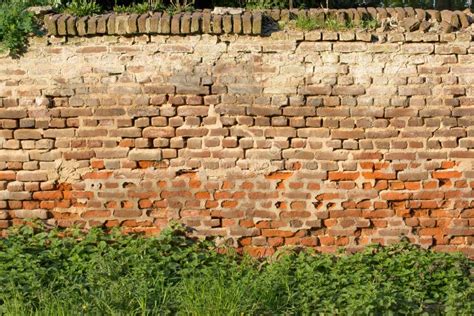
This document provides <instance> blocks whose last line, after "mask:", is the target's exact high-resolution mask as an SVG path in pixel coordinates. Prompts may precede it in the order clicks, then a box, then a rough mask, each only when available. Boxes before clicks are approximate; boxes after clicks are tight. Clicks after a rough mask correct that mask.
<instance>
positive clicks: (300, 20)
mask: <svg viewBox="0 0 474 316" xmlns="http://www.w3.org/2000/svg"><path fill="white" fill-rule="evenodd" d="M294 25H295V27H296V28H298V29H300V30H304V31H312V30H316V29H322V30H329V31H334V32H337V31H344V30H350V29H356V28H358V29H364V30H374V29H376V28H377V27H378V26H379V23H378V21H377V20H376V19H373V18H367V19H363V20H361V21H360V22H359V23H358V24H356V23H355V22H354V21H352V20H346V21H343V22H341V21H339V20H338V19H336V18H335V17H327V18H326V19H325V20H324V21H320V20H317V19H315V18H313V17H308V16H298V17H297V18H296V19H295V22H294Z"/></svg>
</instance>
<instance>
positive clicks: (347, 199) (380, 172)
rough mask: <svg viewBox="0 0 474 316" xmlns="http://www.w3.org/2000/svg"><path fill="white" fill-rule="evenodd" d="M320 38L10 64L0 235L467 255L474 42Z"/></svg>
mask: <svg viewBox="0 0 474 316" xmlns="http://www.w3.org/2000/svg"><path fill="white" fill-rule="evenodd" d="M311 34H313V35H311ZM314 34H319V35H320V36H319V37H318V36H316V37H314V40H310V38H311V36H314ZM324 34H325V33H324V32H323V33H321V32H319V33H314V32H309V33H298V32H282V33H280V34H278V35H274V36H271V37H250V36H235V35H229V36H226V35H222V36H213V35H206V34H205V35H195V36H186V37H180V36H160V35H154V36H137V37H114V36H106V37H95V38H85V37H76V38H61V39H60V40H58V38H55V37H50V38H40V39H35V38H32V40H31V43H32V45H31V47H30V48H29V50H28V52H27V53H26V55H25V56H24V57H22V58H20V59H11V58H9V57H2V58H0V126H1V129H0V227H1V228H7V227H9V226H11V225H14V224H21V223H23V222H24V220H25V219H26V218H39V219H41V220H44V221H45V222H47V223H48V224H51V225H58V226H70V225H83V226H85V227H94V226H100V227H114V226H121V227H123V229H124V230H125V231H141V232H145V233H149V234H155V233H158V232H159V231H160V230H161V229H162V228H163V227H164V226H166V225H167V223H169V221H170V220H178V221H181V222H182V223H184V224H186V225H187V226H189V227H191V228H193V229H194V234H196V235H199V236H217V237H218V242H220V243H225V244H227V245H231V246H234V247H237V248H239V249H241V250H245V251H248V252H250V253H252V254H254V255H268V254H271V253H273V252H274V251H275V249H277V248H278V247H280V246H284V245H296V246H308V247H314V248H316V249H317V250H320V251H335V250H336V249H337V247H338V246H347V247H349V248H350V249H359V248H361V247H363V246H364V245H367V244H370V243H374V242H378V243H382V244H388V243H392V242H396V241H398V240H400V238H402V237H403V236H406V237H407V238H409V239H410V240H411V241H412V242H414V243H417V244H420V245H423V246H425V247H432V248H434V249H437V250H443V251H452V250H460V251H463V252H464V253H466V254H467V255H469V256H473V246H472V241H473V235H474V226H473V221H474V212H473V210H474V194H473V187H474V169H473V161H474V160H473V158H474V152H473V147H474V128H473V126H474V108H473V105H474V88H473V83H474V72H473V70H474V58H473V53H474V45H473V42H472V41H471V37H472V34H471V33H469V32H467V33H466V32H462V33H451V34H441V35H437V36H438V37H437V39H436V40H433V38H432V40H433V41H432V42H407V41H406V38H404V41H402V42H399V41H397V40H393V41H392V42H363V41H357V40H355V39H354V41H347V42H344V41H327V40H324V36H325V35H324Z"/></svg>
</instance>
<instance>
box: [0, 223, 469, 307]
mask: <svg viewBox="0 0 474 316" xmlns="http://www.w3.org/2000/svg"><path fill="white" fill-rule="evenodd" d="M186 233H187V232H186V229H185V228H184V227H182V226H180V225H177V224H173V225H172V226H171V227H170V228H169V229H166V230H164V231H163V232H162V234H161V235H160V236H159V237H152V238H145V237H142V236H139V235H122V234H121V233H120V232H119V231H118V230H113V231H110V232H105V231H103V230H100V229H91V230H90V231H88V232H86V231H82V230H79V229H67V230H57V229H54V230H45V229H44V228H42V227H41V226H40V225H39V224H32V226H31V227H30V226H23V227H15V228H13V229H11V230H10V231H9V232H8V237H7V238H2V239H0V282H1V284H2V287H0V314H4V315H33V314H34V315H103V314H106V315H111V314H114V315H138V314H140V315H149V314H151V315H154V314H191V315H214V314H222V315H223V314H225V315H242V314H256V315H270V314H297V315H306V314H342V315H352V314H357V315H359V314H377V315H379V314H423V313H426V314H435V315H437V314H445V313H448V314H451V315H470V314H471V312H472V309H473V308H474V300H473V298H474V297H473V295H474V286H473V283H472V280H471V279H470V278H471V273H470V269H472V268H473V266H474V265H473V263H472V261H469V260H468V259H467V258H465V257H463V256H462V255H459V254H446V253H436V252H432V251H428V250H424V249H421V248H419V247H416V246H413V245H410V244H408V243H407V242H402V243H400V244H396V245H391V246H387V247H381V246H371V247H368V248H367V249H366V250H365V251H363V252H360V253H357V254H354V255H343V254H339V255H321V254H316V253H314V252H312V251H302V252H299V253H297V252H294V251H291V250H282V251H279V252H278V253H277V254H276V255H275V256H274V257H272V258H268V259H265V260H255V259H252V258H249V257H246V256H240V255H237V254H235V253H232V252H230V251H229V252H228V254H219V253H218V252H217V251H216V250H217V249H216V247H215V246H214V244H213V243H212V242H210V241H207V240H196V239H192V238H189V237H186Z"/></svg>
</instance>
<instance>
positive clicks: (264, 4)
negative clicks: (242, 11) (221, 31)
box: [246, 0, 288, 10]
mask: <svg viewBox="0 0 474 316" xmlns="http://www.w3.org/2000/svg"><path fill="white" fill-rule="evenodd" d="M287 7H288V1H287V0H249V1H247V3H246V8H247V9H250V10H265V9H274V8H278V9H284V8H287Z"/></svg>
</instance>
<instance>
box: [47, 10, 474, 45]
mask: <svg viewBox="0 0 474 316" xmlns="http://www.w3.org/2000/svg"><path fill="white" fill-rule="evenodd" d="M216 12H217V13H214V12H213V11H211V10H208V9H206V10H196V11H194V12H185V13H178V14H175V15H170V14H168V13H166V12H149V13H145V14H115V13H109V14H102V15H97V16H85V17H76V16H71V15H67V14H48V15H46V16H45V17H44V25H45V27H46V30H47V32H48V34H49V35H52V36H102V35H123V36H127V35H128V36H130V35H137V34H164V35H190V34H213V35H221V34H242V35H254V36H269V35H272V34H274V33H281V32H278V22H288V21H290V20H291V19H294V18H296V17H297V16H303V17H314V18H315V19H318V20H325V19H328V18H334V19H336V20H338V21H339V22H346V21H352V22H354V24H355V25H358V24H359V22H360V21H362V20H364V19H375V20H377V21H378V22H379V23H380V27H379V28H378V29H377V30H374V31H371V32H364V31H361V29H358V28H357V27H355V28H354V29H351V30H349V31H345V32H331V31H328V30H319V31H316V32H304V33H305V34H306V33H309V35H307V36H305V38H304V39H305V40H310V37H311V39H313V40H314V39H316V40H317V39H318V38H319V39H323V40H333V41H337V40H342V41H348V40H356V41H377V40H379V41H380V40H381V39H382V40H383V39H384V38H387V37H389V36H388V35H387V34H392V33H395V34H397V33H401V35H400V36H395V38H394V39H396V40H395V41H415V42H417V41H431V42H436V41H438V40H440V35H442V34H446V33H452V32H455V31H462V33H466V34H469V35H471V36H472V35H473V27H472V25H473V21H474V16H473V14H472V13H471V12H470V11H469V10H464V11H448V10H443V11H437V10H423V9H413V8H409V7H408V8H354V9H338V10H336V9H304V10H300V9H294V10H280V9H272V10H252V11H242V13H239V14H230V13H228V11H225V10H218V11H216ZM317 32H320V33H321V32H322V33H324V34H327V33H334V35H333V36H314V34H316V33H317ZM469 35H462V36H464V37H466V36H468V37H469ZM392 38H393V36H392ZM425 38H426V39H425ZM469 40H470V39H469ZM389 41H390V40H389Z"/></svg>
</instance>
